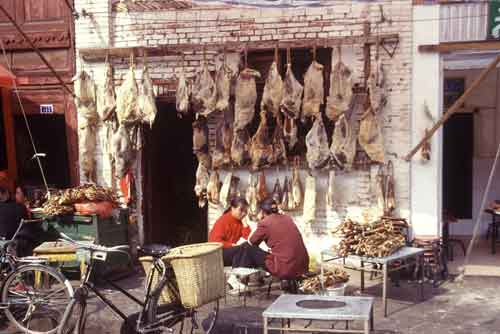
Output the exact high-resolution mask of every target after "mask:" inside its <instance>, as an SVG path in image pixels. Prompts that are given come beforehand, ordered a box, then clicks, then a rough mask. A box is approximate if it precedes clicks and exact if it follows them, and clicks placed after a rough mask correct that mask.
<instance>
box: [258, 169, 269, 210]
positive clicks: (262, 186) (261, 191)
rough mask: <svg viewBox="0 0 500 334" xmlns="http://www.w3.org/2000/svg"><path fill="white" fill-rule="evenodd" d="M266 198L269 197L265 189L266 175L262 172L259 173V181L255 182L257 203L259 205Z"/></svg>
mask: <svg viewBox="0 0 500 334" xmlns="http://www.w3.org/2000/svg"><path fill="white" fill-rule="evenodd" d="M267 196H269V193H268V192H267V187H266V175H265V174H264V171H263V170H262V171H260V173H259V179H258V181H257V202H258V203H261V202H262V201H263V200H265V199H266V198H267Z"/></svg>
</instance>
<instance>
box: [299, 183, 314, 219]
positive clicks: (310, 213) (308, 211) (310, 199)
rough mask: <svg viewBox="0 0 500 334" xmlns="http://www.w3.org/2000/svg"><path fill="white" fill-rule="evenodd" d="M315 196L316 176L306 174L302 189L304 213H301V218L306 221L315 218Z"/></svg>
mask: <svg viewBox="0 0 500 334" xmlns="http://www.w3.org/2000/svg"><path fill="white" fill-rule="evenodd" d="M316 196H317V190H316V178H315V177H314V176H312V175H309V174H308V175H307V176H306V187H305V191H304V213H303V214H302V219H303V220H304V222H306V223H312V222H313V221H314V220H315V219H316Z"/></svg>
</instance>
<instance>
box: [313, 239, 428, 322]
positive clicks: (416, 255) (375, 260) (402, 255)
mask: <svg viewBox="0 0 500 334" xmlns="http://www.w3.org/2000/svg"><path fill="white" fill-rule="evenodd" d="M423 255H424V250H423V249H421V248H415V247H402V248H400V249H399V250H397V251H396V252H395V253H393V254H392V255H389V256H385V257H366V256H358V255H348V256H347V257H344V256H339V255H338V254H337V253H335V252H333V251H332V250H325V251H322V252H321V263H320V267H321V277H322V278H323V274H324V263H325V262H328V261H332V260H336V259H342V260H343V261H342V263H343V266H344V267H345V268H349V269H354V270H358V271H360V272H361V291H363V290H364V288H365V271H367V272H376V273H381V274H382V303H383V307H384V316H385V317H387V286H388V277H389V272H394V271H399V270H401V269H404V268H407V267H409V266H410V265H411V263H406V264H402V265H400V266H397V267H394V268H392V269H391V268H389V267H390V266H391V264H392V263H394V262H396V261H402V260H407V259H411V258H413V259H415V260H416V263H417V265H418V266H420V268H423V266H422V264H423ZM346 260H355V261H359V262H360V264H361V265H360V267H354V266H347V265H346V264H345V262H346ZM365 263H371V264H377V265H379V266H380V267H381V269H375V268H366V267H365ZM423 273H424V271H423V270H420V275H421V277H420V280H419V290H420V291H419V292H420V293H419V294H420V299H421V300H422V299H423V296H424V285H423V283H424V277H423Z"/></svg>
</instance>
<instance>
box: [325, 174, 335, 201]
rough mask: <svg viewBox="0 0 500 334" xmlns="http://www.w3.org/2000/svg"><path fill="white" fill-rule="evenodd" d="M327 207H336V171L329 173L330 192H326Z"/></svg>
mask: <svg viewBox="0 0 500 334" xmlns="http://www.w3.org/2000/svg"><path fill="white" fill-rule="evenodd" d="M326 205H327V207H329V208H333V207H334V205H335V171H334V170H331V171H330V172H329V173H328V190H327V191H326Z"/></svg>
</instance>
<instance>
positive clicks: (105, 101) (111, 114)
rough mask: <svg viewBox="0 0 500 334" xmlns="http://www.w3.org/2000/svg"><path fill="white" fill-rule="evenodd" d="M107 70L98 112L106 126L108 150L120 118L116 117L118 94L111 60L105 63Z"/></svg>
mask: <svg viewBox="0 0 500 334" xmlns="http://www.w3.org/2000/svg"><path fill="white" fill-rule="evenodd" d="M105 67H106V72H105V74H104V86H103V87H102V90H101V91H100V93H101V94H100V96H99V103H98V105H97V112H98V114H99V117H100V118H101V120H102V121H103V122H104V124H105V126H106V146H107V148H108V152H109V151H110V147H109V145H110V144H111V136H112V134H113V133H114V132H115V131H116V130H117V129H118V120H117V118H116V94H115V85H114V81H113V67H112V66H111V64H110V63H109V62H106V64H105Z"/></svg>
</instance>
